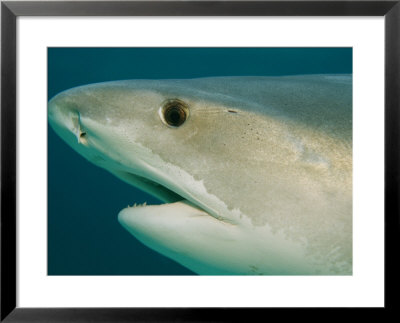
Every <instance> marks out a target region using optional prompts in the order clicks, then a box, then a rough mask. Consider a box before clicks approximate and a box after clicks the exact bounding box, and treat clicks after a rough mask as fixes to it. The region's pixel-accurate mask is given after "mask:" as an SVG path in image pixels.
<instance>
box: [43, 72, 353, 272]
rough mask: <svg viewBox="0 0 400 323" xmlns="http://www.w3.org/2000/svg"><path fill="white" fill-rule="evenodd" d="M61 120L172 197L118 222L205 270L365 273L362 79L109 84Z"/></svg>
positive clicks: (98, 151)
mask: <svg viewBox="0 0 400 323" xmlns="http://www.w3.org/2000/svg"><path fill="white" fill-rule="evenodd" d="M48 115H49V122H50V124H51V126H52V127H53V129H54V130H55V132H56V133H57V134H58V135H59V136H60V137H61V138H62V139H64V141H65V142H66V143H67V144H68V145H70V146H71V147H72V148H73V149H74V150H76V151H77V152H78V153H79V154H81V155H82V156H83V157H85V158H86V159H87V160H89V161H90V162H92V163H93V164H95V165H97V166H99V167H102V168H104V169H106V170H107V171H109V172H111V173H112V174H114V175H115V176H117V177H118V178H120V179H121V180H123V181H125V182H127V183H129V184H131V185H134V186H136V187H138V188H140V189H142V190H143V191H145V192H147V193H150V194H151V195H154V196H155V197H157V198H159V199H160V200H161V201H163V202H164V204H160V205H139V206H137V205H135V206H133V207H127V208H125V209H123V210H121V211H120V213H119V215H118V220H119V222H120V223H121V224H122V226H123V227H124V228H125V229H127V230H128V231H129V232H130V233H131V234H132V235H134V236H135V237H136V238H137V239H138V240H140V241H141V242H142V243H144V244H145V245H147V246H148V247H150V248H152V249H154V250H156V251H158V252H160V253H161V254H163V255H165V256H167V257H170V258H172V259H174V260H175V261H177V262H178V263H180V264H182V265H184V266H186V267H187V268H189V269H191V270H193V271H194V272H196V273H199V274H204V275H351V274H352V77H351V75H308V76H283V77H215V78H200V79H188V80H129V81H114V82H105V83H97V84H91V85H85V86H81V87H77V88H73V89H70V90H67V91H64V92H62V93H60V94H58V95H56V96H55V97H54V98H52V99H51V100H50V101H49V104H48ZM131 203H132V202H131Z"/></svg>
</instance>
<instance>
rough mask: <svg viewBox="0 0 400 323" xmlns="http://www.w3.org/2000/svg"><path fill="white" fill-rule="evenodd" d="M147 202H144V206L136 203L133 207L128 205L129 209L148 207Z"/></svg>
mask: <svg viewBox="0 0 400 323" xmlns="http://www.w3.org/2000/svg"><path fill="white" fill-rule="evenodd" d="M146 205H147V202H144V203H143V204H139V203H135V204H133V205H132V206H130V205H128V206H127V208H132V207H143V206H146Z"/></svg>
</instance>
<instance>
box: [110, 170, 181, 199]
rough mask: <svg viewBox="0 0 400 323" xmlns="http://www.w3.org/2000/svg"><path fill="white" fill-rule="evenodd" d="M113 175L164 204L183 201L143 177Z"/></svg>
mask: <svg viewBox="0 0 400 323" xmlns="http://www.w3.org/2000/svg"><path fill="white" fill-rule="evenodd" d="M113 173H114V174H115V175H116V176H117V177H119V178H121V179H122V180H123V181H125V182H127V183H128V184H131V185H133V186H135V187H137V188H139V189H141V190H142V191H145V192H146V193H148V194H150V195H152V196H154V197H156V198H158V199H159V200H161V201H162V202H164V203H174V202H178V201H183V200H185V198H184V197H183V196H181V195H179V194H177V193H175V192H174V191H171V190H170V189H168V188H166V187H165V186H163V185H161V184H159V183H157V182H154V181H152V180H150V179H147V178H145V177H143V176H139V175H136V174H133V173H128V172H124V171H114V172H113Z"/></svg>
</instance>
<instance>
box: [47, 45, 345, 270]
mask: <svg viewBox="0 0 400 323" xmlns="http://www.w3.org/2000/svg"><path fill="white" fill-rule="evenodd" d="M327 73H331V74H338V73H346V74H349V73H352V49H351V48H49V49H48V98H49V99H50V98H51V97H53V96H54V95H56V94H57V93H58V92H60V91H63V90H66V89H69V88H72V87H75V86H79V85H83V84H88V83H95V82H104V81H112V80H122V79H165V78H194V77H206V76H239V75H247V76H250V75H259V76H267V75H293V74H327ZM135 202H136V203H143V202H147V203H148V204H152V203H153V204H154V203H159V201H158V200H156V199H155V198H153V197H151V196H149V195H147V194H145V193H143V192H141V191H139V190H137V189H135V188H134V187H132V186H129V185H128V184H125V183H123V182H122V181H120V180H118V179H117V178H115V177H114V176H112V175H111V174H109V173H108V172H107V171H105V170H103V169H100V168H98V167H96V166H94V165H93V164H90V163H89V162H88V161H86V160H85V159H84V158H83V157H81V156H80V155H78V154H77V153H76V152H75V151H73V150H72V149H71V148H70V147H69V146H67V145H66V144H65V143H64V142H63V141H62V140H61V139H60V138H59V137H58V136H57V135H56V134H55V133H54V131H53V130H52V129H51V128H50V127H49V129H48V274H49V275H193V274H194V273H193V272H191V271H190V270H188V269H186V268H184V267H182V266H181V265H179V264H177V263H176V262H174V261H173V260H170V259H168V258H166V257H164V256H162V255H160V254H158V253H157V252H155V251H152V250H151V249H149V248H147V247H145V246H144V245H142V244H141V243H140V242H139V241H138V240H136V239H135V238H134V237H133V236H132V235H130V234H129V233H128V232H127V231H126V230H125V229H123V228H122V226H121V225H120V224H119V223H118V221H117V215H118V212H119V211H120V210H121V209H122V208H124V207H126V206H127V205H128V204H129V205H132V204H133V203H135Z"/></svg>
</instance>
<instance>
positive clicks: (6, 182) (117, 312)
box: [0, 0, 400, 322]
mask: <svg viewBox="0 0 400 323" xmlns="http://www.w3.org/2000/svg"><path fill="white" fill-rule="evenodd" d="M19 16H384V19H385V156H384V157H385V306H384V308H375V309H373V310H371V309H369V310H367V311H366V313H367V315H368V316H369V317H370V318H371V319H373V316H374V315H379V316H380V315H382V314H387V313H388V312H389V311H395V310H396V308H397V307H398V304H396V301H395V300H396V294H397V292H398V291H397V287H398V286H399V278H398V277H399V275H398V273H397V272H396V270H395V269H396V268H397V267H396V262H397V257H398V255H399V245H400V244H399V227H400V220H399V202H398V201H399V179H400V172H399V166H400V160H399V157H400V153H399V152H400V149H399V148H400V147H399V108H400V94H399V93H400V64H399V63H400V1H399V0H395V1H386V0H381V1H321V0H317V1H86V2H85V1H82V2H81V1H73V2H69V1H65V2H64V1H62V2H59V1H45V2H36V1H29V2H24V1H18V2H14V1H3V2H2V3H1V317H0V320H1V322H3V321H4V322H92V321H96V322H97V321H98V322H132V321H133V322H161V321H168V322H169V321H174V322H175V321H176V322H186V321H196V322H203V321H213V322H220V321H227V322H233V321H243V322H247V321H252V320H258V319H257V317H261V319H262V320H264V319H268V317H267V316H266V313H265V311H276V312H278V311H279V312H280V313H281V312H282V311H283V310H288V309H287V308H281V309H277V308H275V309H271V308H262V309H260V308H258V309H255V308H254V309H243V308H235V309H230V308H213V309H211V308H201V309H200V308H197V309H195V308H51V309H50V308H19V307H16V300H17V286H16V270H17V264H16V239H17V237H16V189H17V187H16V185H17V182H16V162H17V160H16V133H17V129H16V81H17V80H16V41H17V39H16V37H17V30H16V19H17V17H19ZM38 292H40V291H38ZM290 310H293V311H301V309H290ZM304 310H307V309H303V311H304ZM308 310H310V309H308ZM311 310H313V311H320V310H321V309H319V310H317V309H311ZM324 310H325V311H326V312H327V313H329V314H328V315H330V316H331V317H332V315H335V313H336V310H337V309H324ZM351 310H357V309H347V311H348V313H349V312H350V311H351ZM358 310H359V309H358ZM364 310H365V309H364ZM327 313H323V314H322V315H327ZM268 314H269V313H268ZM275 314H278V315H279V313H275ZM392 314H393V313H392ZM260 315H261V316H260ZM318 315H319V314H317V316H318ZM243 317H247V319H244V320H243ZM377 317H378V316H377ZM341 319H343V318H341ZM349 319H351V317H349ZM380 319H381V320H382V319H383V318H380Z"/></svg>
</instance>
